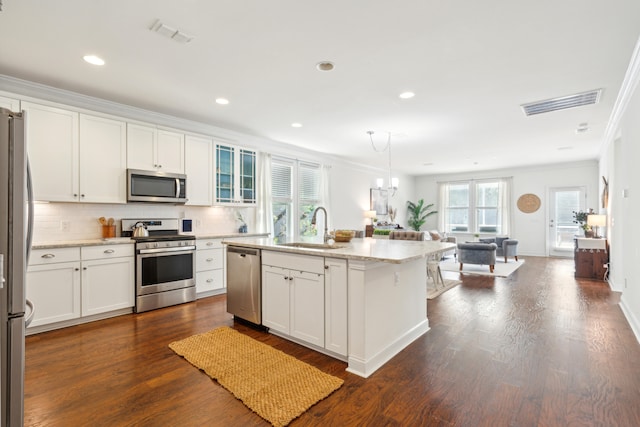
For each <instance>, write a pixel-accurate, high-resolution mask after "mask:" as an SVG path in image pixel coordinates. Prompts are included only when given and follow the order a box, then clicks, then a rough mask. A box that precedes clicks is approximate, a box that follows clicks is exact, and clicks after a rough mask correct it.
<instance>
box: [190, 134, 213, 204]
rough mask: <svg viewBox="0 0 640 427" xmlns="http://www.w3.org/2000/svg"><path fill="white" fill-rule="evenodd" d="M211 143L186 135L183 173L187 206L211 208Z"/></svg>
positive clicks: (208, 140) (203, 138) (201, 138)
mask: <svg viewBox="0 0 640 427" xmlns="http://www.w3.org/2000/svg"><path fill="white" fill-rule="evenodd" d="M212 165H213V141H212V140H211V139H210V138H206V137H201V136H195V135H186V136H185V146H184V171H185V174H187V178H188V179H187V198H188V201H187V205H191V206H211V204H212V202H213V191H212V188H213V181H212V179H213V176H212V170H213V166H212Z"/></svg>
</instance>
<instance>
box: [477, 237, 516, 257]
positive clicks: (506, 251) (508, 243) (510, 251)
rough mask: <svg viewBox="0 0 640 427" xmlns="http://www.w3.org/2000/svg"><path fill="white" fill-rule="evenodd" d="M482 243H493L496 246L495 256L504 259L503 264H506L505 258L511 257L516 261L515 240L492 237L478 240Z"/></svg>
mask: <svg viewBox="0 0 640 427" xmlns="http://www.w3.org/2000/svg"><path fill="white" fill-rule="evenodd" d="M480 241H481V242H482V243H495V244H496V246H498V249H497V250H496V256H499V257H504V262H507V257H513V258H514V259H515V260H516V261H518V241H517V240H516V239H510V238H508V237H492V238H487V239H480Z"/></svg>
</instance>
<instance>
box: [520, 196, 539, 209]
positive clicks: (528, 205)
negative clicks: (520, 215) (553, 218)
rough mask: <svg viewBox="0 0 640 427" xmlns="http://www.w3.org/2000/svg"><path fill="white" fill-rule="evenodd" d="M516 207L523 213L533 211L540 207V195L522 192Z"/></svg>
mask: <svg viewBox="0 0 640 427" xmlns="http://www.w3.org/2000/svg"><path fill="white" fill-rule="evenodd" d="M518 209H520V210H521V211H522V212H524V213H533V212H535V211H537V210H538V209H540V197H538V196H536V195H535V194H531V193H528V194H523V195H522V196H520V197H519V198H518Z"/></svg>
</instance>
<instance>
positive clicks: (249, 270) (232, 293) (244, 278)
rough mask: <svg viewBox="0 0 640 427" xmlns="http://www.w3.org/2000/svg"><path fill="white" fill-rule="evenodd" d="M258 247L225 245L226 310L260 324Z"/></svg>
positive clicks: (260, 290) (260, 293) (260, 299)
mask: <svg viewBox="0 0 640 427" xmlns="http://www.w3.org/2000/svg"><path fill="white" fill-rule="evenodd" d="M260 255H261V254H260V249H252V248H241V247H237V246H227V312H228V313H231V314H233V315H234V316H235V317H239V318H240V319H244V320H247V321H249V322H251V323H254V324H256V325H260V324H262V285H261V280H260V275H261V269H262V267H261V262H260Z"/></svg>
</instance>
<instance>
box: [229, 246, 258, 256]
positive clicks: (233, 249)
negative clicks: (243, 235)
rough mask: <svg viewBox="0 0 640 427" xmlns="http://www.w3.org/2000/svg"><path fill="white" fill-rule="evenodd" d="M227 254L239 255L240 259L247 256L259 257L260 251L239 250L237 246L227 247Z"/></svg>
mask: <svg viewBox="0 0 640 427" xmlns="http://www.w3.org/2000/svg"><path fill="white" fill-rule="evenodd" d="M227 253H234V254H240V256H241V257H243V258H244V257H246V256H247V255H253V256H260V249H251V248H240V247H237V246H227Z"/></svg>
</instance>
